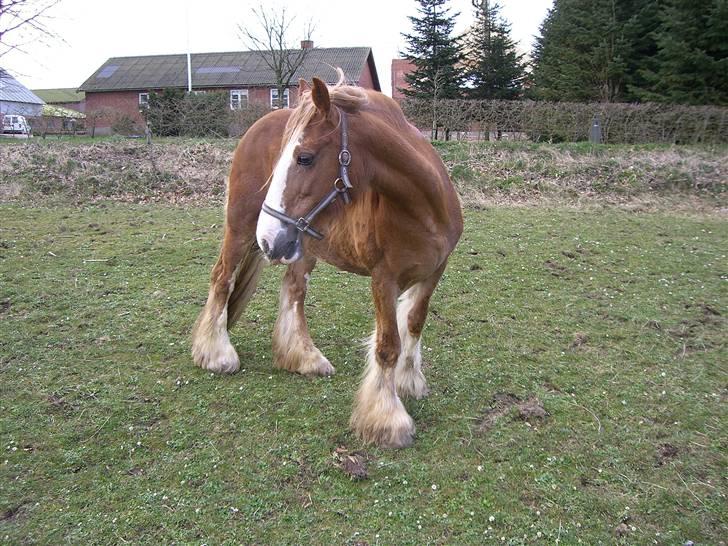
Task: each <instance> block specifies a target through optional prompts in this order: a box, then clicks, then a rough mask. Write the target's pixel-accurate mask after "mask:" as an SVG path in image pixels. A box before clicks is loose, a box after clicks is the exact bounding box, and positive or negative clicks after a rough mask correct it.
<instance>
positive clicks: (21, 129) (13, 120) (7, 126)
mask: <svg viewBox="0 0 728 546" xmlns="http://www.w3.org/2000/svg"><path fill="white" fill-rule="evenodd" d="M3 133H9V134H13V135H29V134H30V125H28V121H27V120H26V119H25V117H24V116H14V115H10V114H8V115H5V116H3Z"/></svg>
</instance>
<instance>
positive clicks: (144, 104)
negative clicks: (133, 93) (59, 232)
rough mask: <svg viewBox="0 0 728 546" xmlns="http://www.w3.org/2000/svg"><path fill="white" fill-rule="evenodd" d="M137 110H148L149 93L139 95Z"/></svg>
mask: <svg viewBox="0 0 728 546" xmlns="http://www.w3.org/2000/svg"><path fill="white" fill-rule="evenodd" d="M139 108H149V93H139Z"/></svg>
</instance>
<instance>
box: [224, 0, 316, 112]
mask: <svg viewBox="0 0 728 546" xmlns="http://www.w3.org/2000/svg"><path fill="white" fill-rule="evenodd" d="M253 13H254V14H255V16H256V18H257V23H258V27H260V28H256V29H251V28H249V27H247V26H243V25H238V29H239V30H240V36H241V37H242V39H243V41H244V42H245V44H246V46H247V47H248V49H250V50H251V51H258V52H260V53H261V55H262V57H263V60H264V61H265V64H266V65H268V68H270V69H271V71H272V72H273V74H274V76H275V79H276V81H275V82H274V83H275V85H276V88H277V89H278V106H281V105H282V104H283V96H284V93H285V90H286V89H287V88H288V87H289V86H290V84H291V80H293V77H294V75H295V74H296V71H297V70H298V69H299V68H300V67H301V65H303V63H304V61H305V60H306V55H308V53H309V52H310V51H311V49H310V48H308V47H295V46H296V44H295V42H294V44H291V43H290V39H291V38H290V33H291V26H292V25H293V22H294V21H295V18H293V17H288V15H287V14H286V9H285V8H283V9H281V11H280V12H278V13H276V12H274V11H267V10H266V9H265V8H264V7H263V6H262V5H260V6H259V7H258V8H257V9H254V10H253ZM313 30H314V28H313V24H312V23H311V22H310V21H309V22H308V23H306V24H305V25H304V28H303V33H302V38H301V41H305V42H310V41H311V35H312V33H313Z"/></svg>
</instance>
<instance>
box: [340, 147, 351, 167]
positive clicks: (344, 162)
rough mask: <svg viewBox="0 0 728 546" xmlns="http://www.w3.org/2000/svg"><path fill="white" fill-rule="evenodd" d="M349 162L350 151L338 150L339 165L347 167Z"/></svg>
mask: <svg viewBox="0 0 728 546" xmlns="http://www.w3.org/2000/svg"><path fill="white" fill-rule="evenodd" d="M349 164H351V152H349V150H346V149H344V150H341V151H340V152H339V165H341V166H342V167H348V166H349Z"/></svg>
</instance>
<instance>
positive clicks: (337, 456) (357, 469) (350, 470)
mask: <svg viewBox="0 0 728 546" xmlns="http://www.w3.org/2000/svg"><path fill="white" fill-rule="evenodd" d="M333 457H334V464H335V465H336V466H337V467H338V468H339V469H340V470H341V471H342V472H343V473H344V474H346V475H347V476H349V478H351V479H352V480H366V479H367V478H368V477H369V472H368V470H367V462H368V461H369V455H368V454H367V453H366V452H365V451H354V452H352V453H350V452H349V450H348V449H347V448H345V447H337V448H336V449H335V450H334V453H333Z"/></svg>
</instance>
